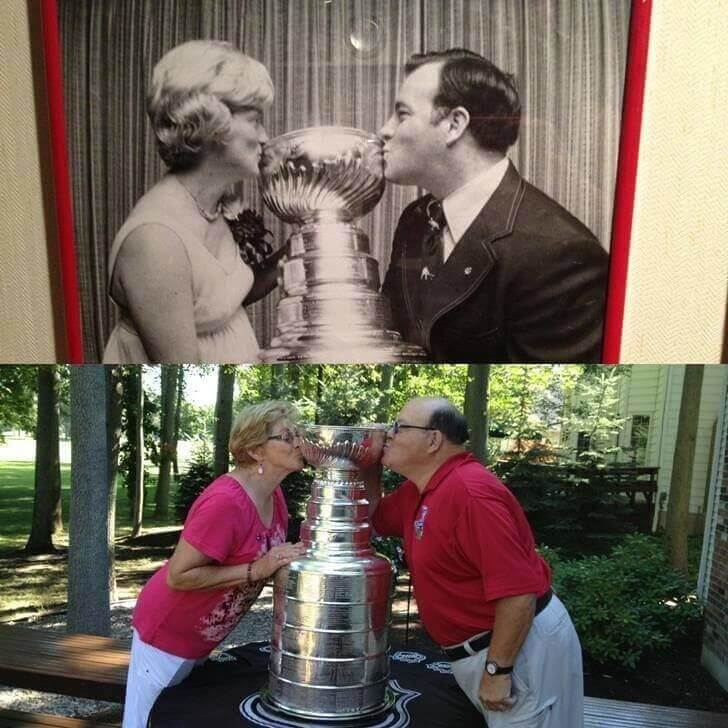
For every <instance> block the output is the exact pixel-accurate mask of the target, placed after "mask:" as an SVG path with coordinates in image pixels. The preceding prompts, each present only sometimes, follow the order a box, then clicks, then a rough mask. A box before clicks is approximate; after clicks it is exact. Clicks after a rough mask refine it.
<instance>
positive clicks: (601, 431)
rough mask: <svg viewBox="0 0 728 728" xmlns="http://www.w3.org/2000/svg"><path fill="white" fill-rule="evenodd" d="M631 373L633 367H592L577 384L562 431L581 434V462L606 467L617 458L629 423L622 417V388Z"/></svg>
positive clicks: (579, 455) (573, 390) (571, 395)
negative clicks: (620, 407) (620, 443)
mask: <svg viewBox="0 0 728 728" xmlns="http://www.w3.org/2000/svg"><path fill="white" fill-rule="evenodd" d="M630 372H631V368H630V367H629V366H603V365H590V366H587V367H585V368H584V370H583V371H582V372H581V374H580V375H579V377H578V378H577V379H576V381H575V382H574V383H573V387H572V391H571V394H570V402H569V406H568V411H567V413H566V415H565V417H564V422H563V426H562V430H563V431H564V432H565V433H569V432H571V433H574V432H576V433H579V435H580V440H581V443H582V445H583V447H582V448H579V449H578V451H577V453H576V454H577V458H578V459H580V460H584V461H587V462H597V463H603V462H606V461H607V459H608V458H609V457H610V456H611V457H616V456H617V453H618V452H619V446H618V445H617V437H618V435H619V433H620V432H621V431H622V428H623V427H624V423H625V420H626V418H625V417H622V416H620V414H619V396H620V384H621V382H622V380H623V379H624V377H627V376H629V375H630Z"/></svg>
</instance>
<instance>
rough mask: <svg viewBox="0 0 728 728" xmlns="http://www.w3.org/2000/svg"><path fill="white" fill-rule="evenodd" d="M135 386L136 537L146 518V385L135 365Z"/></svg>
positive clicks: (131, 415) (132, 379) (132, 427)
mask: <svg viewBox="0 0 728 728" xmlns="http://www.w3.org/2000/svg"><path fill="white" fill-rule="evenodd" d="M129 382H130V384H131V386H133V388H134V389H133V393H132V394H133V399H132V402H133V404H132V405H131V406H130V408H129V411H128V412H127V422H128V423H129V429H128V432H127V436H129V437H130V438H132V457H133V458H134V465H133V470H134V474H133V477H134V480H133V486H132V487H133V489H134V497H133V501H132V504H133V505H132V519H131V535H132V538H136V537H137V536H139V535H140V534H141V532H142V524H143V520H144V387H143V386H142V368H141V366H136V367H134V369H133V371H132V372H131V376H130V377H129Z"/></svg>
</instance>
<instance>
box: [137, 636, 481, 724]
mask: <svg viewBox="0 0 728 728" xmlns="http://www.w3.org/2000/svg"><path fill="white" fill-rule="evenodd" d="M269 653H270V646H269V645H268V643H267V642H252V643H250V644H247V645H243V646H241V647H235V648H233V649H230V650H227V651H226V652H223V653H221V654H219V655H218V656H217V657H216V658H214V659H210V660H208V661H207V662H206V663H204V664H203V665H201V666H199V667H197V668H195V669H194V670H193V671H192V673H191V674H190V676H189V677H188V678H187V679H186V680H185V681H184V682H182V683H180V684H179V685H175V686H174V687H171V688H167V689H166V690H164V691H162V694H161V695H160V696H159V698H157V702H156V703H155V704H154V708H153V709H152V713H151V716H150V728H187V727H189V728H192V727H195V728H197V727H198V726H204V728H218V727H226V726H264V727H265V728H284V727H288V726H305V727H306V728H311V727H312V726H315V725H319V726H323V725H330V726H338V727H339V728H343V727H344V726H346V728H349V727H350V726H356V728H405V726H422V727H423V728H424V727H426V728H453V727H454V726H455V727H456V728H483V726H484V725H485V722H484V720H483V716H482V715H481V714H480V713H478V711H477V710H475V708H474V707H473V706H472V705H471V704H470V702H469V701H468V699H467V698H466V697H465V695H464V694H463V693H462V691H461V690H460V688H459V687H458V686H457V683H456V682H455V679H454V678H453V676H452V674H451V670H450V663H449V662H447V661H445V660H444V658H443V656H442V655H441V654H439V653H438V654H434V653H428V652H419V651H417V652H415V651H412V650H406V649H403V648H397V647H396V646H393V647H392V659H391V661H390V673H391V674H390V678H389V685H390V688H391V689H392V691H393V692H394V695H395V697H396V700H395V702H394V705H393V706H392V707H391V708H390V709H389V710H388V711H386V712H385V713H380V714H379V715H378V716H375V717H371V718H366V719H363V720H360V721H346V722H344V723H342V722H341V721H337V722H335V723H332V722H329V723H326V722H322V721H303V720H300V719H291V718H285V717H283V716H281V715H279V714H276V713H272V712H271V711H270V710H269V709H268V708H267V707H266V706H265V705H262V704H261V701H260V699H259V697H258V691H259V690H260V689H261V688H262V687H264V686H265V685H266V683H267V677H268V656H269Z"/></svg>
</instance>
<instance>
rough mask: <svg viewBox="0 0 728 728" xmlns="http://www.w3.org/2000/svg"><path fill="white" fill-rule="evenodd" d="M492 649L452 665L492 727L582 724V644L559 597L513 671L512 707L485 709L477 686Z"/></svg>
mask: <svg viewBox="0 0 728 728" xmlns="http://www.w3.org/2000/svg"><path fill="white" fill-rule="evenodd" d="M487 657H488V650H487V649H485V650H481V651H480V652H478V653H476V654H475V655H471V656H470V657H463V658H462V659H461V660H456V661H455V662H453V663H451V664H452V671H453V675H454V677H455V679H456V680H457V683H458V685H459V686H460V688H461V689H462V691H463V692H464V693H465V694H466V695H467V696H468V698H469V699H470V702H471V703H473V705H474V706H475V707H476V708H477V709H478V710H480V711H481V712H482V713H483V716H484V717H485V720H486V722H487V724H488V728H583V726H584V675H583V671H582V666H581V647H580V645H579V638H578V637H577V634H576V630H575V629H574V625H573V624H572V622H571V617H569V613H568V612H567V611H566V608H565V607H564V605H563V604H562V603H561V601H560V600H559V599H558V597H557V596H556V595H554V596H553V597H551V601H550V602H549V605H548V606H547V607H546V609H544V610H543V612H541V613H540V614H539V615H537V616H536V617H535V618H534V620H533V624H532V625H531V629H530V630H529V632H528V635H527V636H526V639H525V641H524V643H523V645H522V646H521V649H520V651H519V652H518V655H517V656H516V662H515V664H514V666H513V673H512V674H511V691H512V693H511V694H512V695H513V696H515V698H516V702H515V704H514V705H513V707H512V708H511V709H510V710H507V711H503V712H496V711H491V710H486V708H485V706H483V704H482V703H481V702H480V698H479V697H478V690H479V688H480V681H481V679H482V677H483V671H484V669H485V661H486V659H487Z"/></svg>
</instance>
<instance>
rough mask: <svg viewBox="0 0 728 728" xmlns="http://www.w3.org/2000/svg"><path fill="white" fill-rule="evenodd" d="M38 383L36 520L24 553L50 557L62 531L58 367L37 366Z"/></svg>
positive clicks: (32, 524)
mask: <svg viewBox="0 0 728 728" xmlns="http://www.w3.org/2000/svg"><path fill="white" fill-rule="evenodd" d="M33 368H34V369H35V367H33ZM37 382H38V384H37V386H38V407H37V424H36V429H35V487H34V495H33V519H32V522H31V529H30V536H29V538H28V543H27V544H26V545H25V551H26V553H29V554H50V553H54V552H55V550H56V549H55V547H54V545H53V535H54V534H56V533H59V532H60V531H61V530H63V520H62V516H61V461H60V457H59V452H58V389H59V383H60V373H59V371H58V368H57V367H56V366H55V365H53V364H46V365H42V366H39V367H37Z"/></svg>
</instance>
